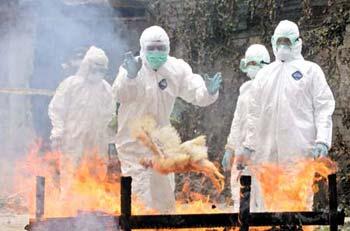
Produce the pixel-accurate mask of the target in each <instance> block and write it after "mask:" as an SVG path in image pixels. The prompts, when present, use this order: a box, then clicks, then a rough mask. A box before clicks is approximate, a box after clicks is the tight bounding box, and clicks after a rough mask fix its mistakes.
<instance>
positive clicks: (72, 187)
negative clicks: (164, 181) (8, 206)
mask: <svg viewBox="0 0 350 231" xmlns="http://www.w3.org/2000/svg"><path fill="white" fill-rule="evenodd" d="M39 150H40V144H36V145H34V147H33V148H32V149H31V150H30V152H29V153H28V155H27V157H26V158H25V159H23V160H21V161H19V162H18V163H17V164H16V176H15V179H14V180H15V182H17V183H16V184H15V185H16V188H15V189H14V190H15V191H16V192H21V194H22V195H23V198H25V201H26V206H27V208H28V211H29V213H30V215H31V216H34V215H35V193H36V183H35V179H36V176H44V177H45V181H46V182H45V214H44V216H45V217H47V218H48V217H70V216H77V215H79V214H81V213H85V212H98V213H102V214H112V215H119V214H120V184H119V182H111V181H109V180H108V178H107V176H106V175H107V166H106V163H107V161H106V159H104V158H102V157H101V156H99V155H97V154H96V153H94V152H91V153H92V154H86V155H85V157H84V158H83V159H82V160H81V161H80V164H79V165H78V166H75V165H74V164H73V163H72V161H71V160H70V159H68V158H62V154H61V153H59V152H47V153H44V154H41V153H40V151H39ZM60 165H61V169H63V170H64V171H63V172H61V174H60V175H59V169H60ZM63 166H64V168H63ZM190 194H191V199H192V201H191V202H187V203H185V202H184V201H183V200H178V201H177V203H176V211H175V213H179V214H180V213H181V214H183V213H187V214H190V213H219V212H222V211H220V210H219V209H217V208H214V207H213V206H212V203H210V200H209V197H206V196H203V195H201V194H196V193H193V192H191V193H190ZM132 199H133V200H132V214H156V213H157V211H152V210H149V209H146V207H145V206H144V205H143V204H142V203H141V202H140V201H139V200H138V199H137V197H136V196H135V195H133V198H132Z"/></svg>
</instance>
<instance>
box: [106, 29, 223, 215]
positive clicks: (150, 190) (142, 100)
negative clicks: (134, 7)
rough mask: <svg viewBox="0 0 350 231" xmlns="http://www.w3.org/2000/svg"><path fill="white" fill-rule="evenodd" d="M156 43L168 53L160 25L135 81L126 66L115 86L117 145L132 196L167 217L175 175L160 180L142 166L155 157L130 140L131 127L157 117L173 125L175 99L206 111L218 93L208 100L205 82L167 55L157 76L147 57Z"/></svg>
mask: <svg viewBox="0 0 350 231" xmlns="http://www.w3.org/2000/svg"><path fill="white" fill-rule="evenodd" d="M153 42H155V43H158V44H164V45H166V46H167V52H169V38H168V35H167V34H166V32H165V31H164V30H163V29H162V28H161V27H158V26H152V27H149V28H147V29H146V30H144V32H143V33H142V35H141V38H140V45H141V52H140V57H141V59H142V67H141V69H140V70H139V71H138V73H137V76H136V77H135V78H133V79H131V78H128V77H127V71H126V69H125V68H124V67H123V66H122V67H120V69H119V73H118V76H117V78H116V80H115V82H114V84H113V92H114V94H115V97H116V100H117V102H119V103H120V107H119V111H118V133H117V136H116V144H117V148H118V152H119V157H120V160H121V164H122V172H123V175H129V176H132V178H133V183H132V189H133V193H135V194H136V195H137V196H138V197H139V198H140V199H141V201H142V202H143V203H144V204H145V205H146V206H147V207H149V208H153V209H157V210H158V211H160V212H162V213H167V212H171V211H173V210H174V206H175V195H174V186H175V181H174V174H169V175H161V174H159V173H157V172H155V171H153V170H151V169H145V168H144V167H143V166H141V165H140V164H139V158H140V157H145V156H150V155H151V153H150V151H149V150H147V149H146V148H144V147H143V146H142V145H141V144H139V143H138V142H137V141H136V140H135V139H133V138H132V137H131V134H130V130H129V125H130V124H131V123H132V122H133V121H135V120H137V119H138V118H141V117H143V116H145V115H151V116H153V117H154V118H155V119H156V121H157V123H158V125H159V126H166V125H169V124H170V121H169V118H170V114H171V112H172V110H173V106H174V103H175V99H176V98H177V97H181V98H182V99H184V100H185V101H187V102H189V103H192V104H195V105H198V106H207V105H209V104H211V103H213V102H215V101H216V99H217V98H218V92H217V93H216V94H214V95H210V94H209V93H208V91H207V88H206V85H205V82H204V80H203V79H202V77H201V76H200V75H197V74H194V73H193V72H192V69H191V67H190V66H189V65H188V64H187V63H186V62H185V61H183V60H182V59H176V58H174V57H171V56H168V58H167V61H166V62H165V63H164V64H163V65H162V66H161V67H160V68H159V69H158V70H157V71H155V70H153V69H152V68H151V67H150V65H149V63H148V62H147V59H146V56H145V53H146V46H147V45H148V44H152V43H153Z"/></svg>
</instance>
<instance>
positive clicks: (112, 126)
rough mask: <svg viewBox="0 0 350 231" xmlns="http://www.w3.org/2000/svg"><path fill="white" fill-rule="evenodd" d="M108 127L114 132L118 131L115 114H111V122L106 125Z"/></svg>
mask: <svg viewBox="0 0 350 231" xmlns="http://www.w3.org/2000/svg"><path fill="white" fill-rule="evenodd" d="M108 127H109V128H110V129H111V130H112V131H114V132H117V131H118V116H117V115H116V114H113V116H112V118H111V120H110V121H109V123H108Z"/></svg>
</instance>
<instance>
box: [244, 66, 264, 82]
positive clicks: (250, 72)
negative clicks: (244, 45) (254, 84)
mask: <svg viewBox="0 0 350 231" xmlns="http://www.w3.org/2000/svg"><path fill="white" fill-rule="evenodd" d="M260 69H261V68H260V67H258V66H251V65H250V66H248V67H247V76H248V77H249V78H251V79H254V78H255V76H256V74H258V71H259V70H260Z"/></svg>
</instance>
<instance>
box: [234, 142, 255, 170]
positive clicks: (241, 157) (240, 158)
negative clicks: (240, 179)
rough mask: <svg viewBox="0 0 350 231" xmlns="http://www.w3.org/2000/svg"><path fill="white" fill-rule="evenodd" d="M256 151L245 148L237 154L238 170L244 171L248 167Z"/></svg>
mask: <svg viewBox="0 0 350 231" xmlns="http://www.w3.org/2000/svg"><path fill="white" fill-rule="evenodd" d="M253 152H254V150H252V149H249V148H246V147H243V148H241V149H240V150H239V151H238V152H236V166H237V170H243V169H244V168H245V167H246V166H247V162H248V161H249V159H250V157H251V155H252V153H253Z"/></svg>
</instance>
